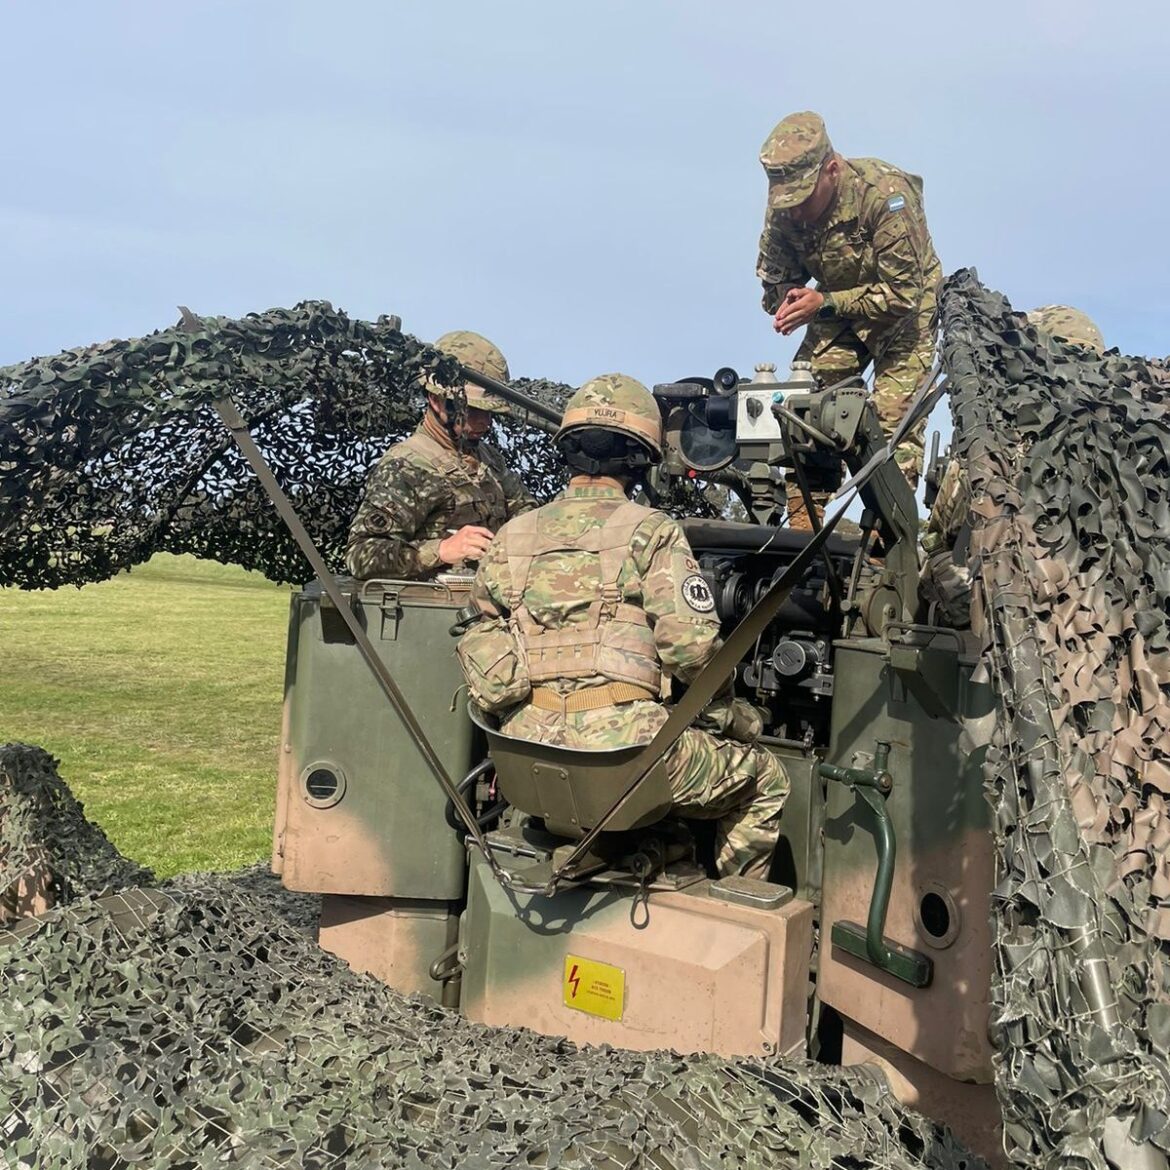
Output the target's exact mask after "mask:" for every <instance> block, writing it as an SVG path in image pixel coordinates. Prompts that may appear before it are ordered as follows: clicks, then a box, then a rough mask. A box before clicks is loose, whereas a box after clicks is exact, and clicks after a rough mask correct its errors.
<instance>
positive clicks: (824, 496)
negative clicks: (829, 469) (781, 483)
mask: <svg viewBox="0 0 1170 1170" xmlns="http://www.w3.org/2000/svg"><path fill="white" fill-rule="evenodd" d="M785 490H786V493H787V496H788V527H789V528H791V529H793V530H794V531H796V532H811V531H812V530H813V525H812V519H811V517H810V516H809V514H808V509H807V508H805V506H804V496H802V495H801V494H800V488H799V487H798V486H797V484H796V482H795V480H793V479H789V480H787V481H786V483H785ZM809 495H810V496H812V502H813V508H814V509H815V510H816V514H817V523H818V524H819V523H820V522H821V521H822V520H823V519H824V517H825V505H826V504H827V503H828V502H829V501H830V500H831V499H832V498H833V493H832V492H809Z"/></svg>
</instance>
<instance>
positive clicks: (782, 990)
mask: <svg viewBox="0 0 1170 1170" xmlns="http://www.w3.org/2000/svg"><path fill="white" fill-rule="evenodd" d="M468 376H469V377H471V378H473V380H474V379H477V378H478V376H477V375H473V374H472V373H470V372H468ZM490 382H491V380H490V379H485V384H487V383H490ZM490 388H492V389H495V390H497V392H501V393H503V392H505V391H507V389H508V388H507V387H503V386H500V385H499V384H496V383H492V384H491V387H490ZM928 390H929V391H931V393H927V391H928ZM654 393H655V396H656V398H657V400H658V401H659V404H660V408H661V410H662V413H663V417H664V423H665V430H666V444H667V456H666V458H665V460H664V463H663V465H662V466H661V468H660V469H658V474H657V475H656V477H655V478H654V480H653V482H652V483H651V484H649V485H648V490H649V492H650V494H651V497H654V496H655V495H656V494H659V493H661V492H663V491H666V490H667V489H668V488H669V484H670V481H671V480H672V479H675V478H679V477H687V476H693V475H696V474H698V475H702V476H704V477H706V478H709V479H712V480H716V481H718V482H722V483H724V484H727V485H729V486H730V487H731V488H732V489H733V490H734V491H735V492H736V493H737V494H738V495H739V496H740V498H741V499H742V502H743V504H744V506H745V508H746V509H747V510H748V511H749V514H750V515H751V516H752V518H753V521H754V522H751V523H737V522H731V521H726V520H718V519H717V520H688V521H686V522H685V528H686V531H687V535H688V537H689V539H690V542H691V544H692V547H693V549H694V551H695V554H696V557H697V558H698V560H699V563H700V565H701V567H702V572H703V575H704V576H705V578H706V580H707V582H708V584H709V586H710V588H711V590H712V592H713V594H714V597H715V599H716V604H717V607H718V612H719V616H720V618H721V620H722V625H723V632H724V635H725V638H726V643H725V646H724V648H723V651H721V654H720V657H719V659H718V661H717V662H715V663H713V664H712V666H711V667H710V668H709V669H708V670H707V671H706V672H705V673H704V675H703V676H702V677H701V678H700V679H698V680H696V681H695V683H694V684H693V685H692V687H691V688H690V690H689V691H688V692H687V693H686V695H685V696H684V697H683V698H682V700H681V703H680V704H679V706H680V707H685V708H687V710H691V709H692V708H694V709H697V708H698V707H700V706H701V705H702V702H703V701H705V698H704V696H705V697H706V698H709V697H710V693H711V692H712V691H713V690H714V686H715V681H714V680H715V679H716V678H717V677H719V676H720V674H721V672H722V674H723V677H725V676H726V672H725V671H723V664H724V663H725V662H727V661H728V660H730V662H731V664H733V665H734V667H735V688H736V691H737V693H739V694H740V695H742V696H743V697H745V698H748V699H750V700H751V701H752V702H753V703H754V704H755V705H756V706H757V707H759V708H760V710H761V711H762V712H764V713H765V729H764V736H763V738H762V740H761V743H762V744H764V745H765V746H766V747H767V748H768V750H770V751H772V752H774V753H776V754H777V755H778V756H779V757H781V758H782V760H783V763H784V766H785V769H786V771H787V773H788V775H789V777H790V778H791V784H792V791H791V794H790V796H789V798H788V800H787V804H786V806H785V809H784V814H783V821H782V824H781V833H780V840H779V844H778V846H777V848H776V850H775V854H774V857H773V859H772V863H771V869H770V873H769V880H767V881H762V880H753V879H747V878H737V877H724V878H718V877H716V876H715V873H714V870H713V867H712V857H711V841H710V833H709V832H705V831H704V826H702V825H700V824H687V823H683V822H681V821H679V820H677V819H673V818H671V817H670V816H669V815H668V809H669V804H670V797H669V792H668V790H667V786H666V781H665V771H664V769H663V767H662V766H661V759H662V756H663V753H664V751H665V749H666V748H667V747H669V746H670V744H669V738H670V733H671V731H672V729H673V727H674V725H675V723H680V724H681V725H685V724H686V723H687V722H689V721H690V716H689V715H687V714H686V712H682V713H681V714H680V715H679V716H678V718H677V719H675V720H672V723H671V724H670V725H668V727H667V728H664V732H665V733H666V735H665V736H664V734H663V733H660V734H659V736H658V737H657V738H656V739H655V741H654V743H652V744H650V745H645V746H642V747H639V746H633V747H629V748H623V749H621V750H617V751H612V752H578V751H570V750H566V749H563V748H553V747H546V746H543V745H539V744H532V743H527V742H524V741H519V740H516V739H513V738H511V737H509V736H508V735H506V734H504V733H502V732H501V731H499V730H498V728H497V727H496V726H495V724H494V721H493V720H492V719H490V718H489V717H487V716H485V715H484V714H483V713H482V712H479V711H477V710H476V709H475V708H474V707H469V704H468V702H467V700H466V697H465V694H464V691H463V679H462V675H461V673H460V669H459V665H458V662H457V660H456V658H455V655H454V638H453V635H457V634H458V633H459V632H460V630H461V629H462V623H463V622H464V621H465V620H466V617H467V615H466V614H465V613H464V607H465V606H466V605H467V601H468V590H469V585H470V577H469V576H467V575H460V574H447V575H443V576H441V577H439V578H438V579H437V580H430V581H421V582H420V581H394V580H370V581H362V582H355V581H352V580H342V581H340V582H339V581H335V580H334V579H333V578H332V577H330V576H329V575H328V573H327V571H324V564H323V562H322V561H321V560H320V558H316V563H315V567H316V568H317V569H318V571H319V572H321V580H319V581H316V582H314V583H312V584H310V585H308V586H306V587H305V588H304V589H302V590H301V591H300V592H298V593H295V594H294V596H293V598H292V604H291V612H290V620H289V634H288V655H287V667H286V676H285V702H284V722H283V728H282V734H281V758H280V776H279V791H278V807H277V815H276V825H275V833H274V843H273V868H274V870H275V871H276V872H277V873H279V874H280V875H281V877H282V880H283V883H284V885H285V886H286V887H287V888H289V889H291V890H298V891H311V892H317V893H320V894H321V895H322V910H321V920H320V933H319V941H320V944H321V946H323V947H325V948H326V949H328V950H330V951H332V952H334V953H335V954H337V955H339V956H341V957H343V958H345V959H347V960H348V961H349V962H350V963H351V964H352V965H353V966H354V967H355V968H357V969H359V970H362V971H367V972H371V973H373V974H374V975H376V976H377V977H378V978H380V979H382V980H384V981H385V982H386V983H388V984H390V985H391V986H393V987H395V988H397V989H399V990H400V991H403V992H407V993H417V994H420V995H424V996H430V997H432V998H434V999H435V1000H437V1001H439V1002H441V1003H443V1004H445V1005H447V1006H449V1007H452V1008H457V1009H458V1010H459V1011H460V1012H462V1013H463V1014H465V1015H466V1016H467V1017H469V1018H471V1019H473V1020H478V1021H482V1022H485V1023H489V1024H499V1025H516V1026H525V1027H529V1028H533V1029H535V1030H537V1031H540V1032H544V1033H548V1034H552V1035H564V1036H567V1037H568V1038H569V1039H571V1040H574V1041H576V1042H579V1043H585V1044H609V1045H614V1046H618V1047H624V1048H632V1049H657V1048H672V1049H675V1050H678V1051H681V1052H701V1051H710V1052H714V1053H720V1054H724V1055H730V1056H749V1055H754V1056H761V1055H764V1056H766V1055H772V1054H782V1055H805V1054H811V1055H813V1056H815V1057H817V1058H818V1059H821V1060H824V1061H828V1062H839V1063H845V1064H857V1063H861V1062H867V1063H869V1064H871V1065H872V1066H874V1067H875V1068H878V1069H880V1070H881V1072H882V1074H883V1075H884V1076H885V1077H886V1078H887V1079H888V1081H889V1083H890V1085H891V1087H892V1088H893V1089H894V1090H895V1092H896V1093H897V1095H898V1096H899V1097H900V1098H901V1099H902V1100H903V1101H904V1102H906V1103H909V1104H913V1105H915V1106H916V1107H918V1108H919V1109H920V1110H922V1111H923V1112H925V1113H927V1114H928V1115H931V1116H934V1117H936V1118H938V1119H940V1120H942V1121H945V1122H946V1123H947V1124H949V1125H950V1126H951V1127H952V1128H953V1129H954V1130H955V1132H956V1133H957V1134H958V1135H959V1136H960V1138H962V1139H963V1140H964V1141H966V1142H967V1144H968V1145H969V1146H970V1147H971V1148H972V1149H974V1150H976V1151H977V1152H980V1153H982V1154H983V1155H984V1156H986V1157H988V1158H989V1159H991V1160H993V1161H994V1160H998V1159H1002V1153H1001V1150H1002V1145H1001V1141H1000V1138H999V1137H998V1135H997V1130H998V1124H999V1113H998V1106H997V1103H996V1098H995V1092H994V1087H993V1075H992V1065H991V1057H992V1044H991V1041H990V1039H989V1034H988V1023H989V994H990V978H991V963H992V954H993V949H992V940H991V937H990V925H989V907H988V899H989V896H990V892H991V889H992V886H993V884H994V859H993V857H994V851H993V842H992V837H991V834H990V833H989V831H988V828H989V825H988V820H989V815H990V813H989V808H988V806H987V803H986V801H985V799H984V795H983V791H982V784H983V781H982V771H981V764H982V750H981V749H980V747H978V746H977V744H978V742H979V740H978V736H977V735H973V734H972V729H973V728H977V727H978V726H979V724H980V721H981V720H985V717H986V716H987V715H988V714H989V713H990V712H991V711H992V709H993V697H992V694H991V691H990V687H989V684H988V682H987V681H986V680H985V679H983V680H981V679H980V678H978V677H976V675H975V673H974V668H975V665H976V660H977V657H978V655H977V650H978V648H977V646H975V645H973V644H972V640H971V634H970V632H969V631H965V630H962V629H954V628H949V627H948V626H946V625H942V624H939V623H938V621H937V620H936V618H935V616H934V614H933V613H932V612H931V611H930V610H929V608H928V607H926V606H924V605H923V604H922V603H920V601H919V589H918V565H919V559H918V552H917V535H918V517H917V510H916V503H915V499H914V496H913V494H912V492H911V490H910V488H909V486H908V485H907V483H906V481H905V479H904V478H903V477H902V475H901V473H900V472H899V471H898V469H897V467H896V465H895V464H894V462H893V460H892V459H890V458H889V456H888V451H889V449H888V448H887V444H886V441H885V439H884V437H883V436H882V433H881V430H880V427H879V425H878V422H877V419H876V416H875V414H874V412H873V408H872V405H871V403H870V401H869V399H868V397H867V395H866V392H865V388H864V386H862V385H861V384H860V383H859V382H857V381H851V382H847V383H843V384H840V385H837V386H834V387H830V388H822V387H820V386H819V385H817V384H816V382H815V380H814V379H813V378H812V375H811V372H810V371H809V370H807V368H798V369H794V371H793V373H792V376H791V377H789V378H788V379H785V380H777V378H776V375H775V369H774V367H771V366H766V365H765V366H760V367H757V371H756V376H755V377H754V378H753V379H752V380H750V381H748V380H744V379H740V378H739V377H738V375H737V374H736V373H735V372H734V371H733V370H731V369H723V370H720V371H718V372H717V373H716V375H715V376H714V377H713V378H709V379H708V378H690V379H686V380H683V381H681V382H676V383H667V384H663V385H659V386H656V387H655V390H654ZM936 394H937V389H936V388H935V387H934V384H933V382H932V384H931V385H930V386H929V387H924V390H923V393H922V394H920V395H919V399H918V402H917V405H916V409H915V410H914V411H913V412H912V414H913V418H914V419H916V418H918V417H921V416H922V413H923V411H924V410H928V409H929V407H930V405H931V404H932V403H933V401H934V400H935V396H936ZM526 405H527V406H528V407H529V408H530V409H533V410H534V411H538V410H539V409H540V408H539V407H538V406H535V405H534V404H526ZM222 408H223V406H222V404H221V409H222ZM227 409H228V410H229V411H230V408H227ZM554 417H555V416H551V415H550V416H549V420H551V419H552V418H554ZM229 421H230V422H231V424H232V426H233V429H234V431H235V433H236V434H237V436H239V437H241V438H242V439H243V440H244V442H245V443H247V437H246V434H245V433H244V432H243V431H242V427H241V424H240V422H239V420H238V418H236V419H231V418H229ZM912 421H913V419H908V422H907V425H910V423H911V422H912ZM245 449H246V451H247V448H245ZM250 454H251V457H252V458H253V460H254V463H255V464H256V466H257V469H258V470H260V471H261V473H262V474H263V465H262V462H261V461H260V460H259V456H258V452H256V450H255V448H254V446H253V447H252V449H251V452H250ZM842 463H844V465H845V466H846V467H847V468H848V469H849V471H850V472H851V473H852V475H853V478H852V480H851V481H850V484H849V485H846V491H845V493H844V495H845V497H846V499H848V498H852V497H853V496H854V495H857V494H860V497H861V499H862V501H863V506H864V511H863V513H862V517H861V530H862V531H861V536H860V537H854V538H843V537H839V536H836V535H835V534H834V532H833V527H834V525H835V524H836V521H837V518H838V517H839V516H840V515H841V511H838V512H837V513H836V514H835V515H834V516H833V517H831V518H830V519H829V520H828V521H827V522H826V523H825V525H824V527H820V528H819V530H818V531H817V532H815V533H814V534H811V535H810V534H808V533H797V532H792V531H789V530H786V529H784V528H782V527H777V526H776V524H777V521H778V519H779V517H780V515H781V512H782V508H783V499H784V491H783V482H782V478H781V471H782V470H783V469H791V470H792V471H793V472H794V473H795V474H796V475H797V476H798V477H799V482H800V483H801V485H802V488H803V490H804V491H805V493H806V495H807V494H808V492H809V490H810V485H813V486H817V487H824V486H829V487H833V486H835V485H836V483H839V481H840V477H841V465H842ZM270 486H272V487H274V486H275V485H274V484H272V485H270ZM276 490H279V489H276ZM388 699H389V701H388ZM691 713H692V714H693V711H691ZM679 729H680V730H681V726H680V728H679ZM436 781H438V782H436Z"/></svg>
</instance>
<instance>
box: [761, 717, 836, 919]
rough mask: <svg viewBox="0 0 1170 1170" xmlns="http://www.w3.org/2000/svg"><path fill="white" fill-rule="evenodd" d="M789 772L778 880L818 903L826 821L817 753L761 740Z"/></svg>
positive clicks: (775, 874) (774, 872)
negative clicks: (813, 754) (809, 753)
mask: <svg viewBox="0 0 1170 1170" xmlns="http://www.w3.org/2000/svg"><path fill="white" fill-rule="evenodd" d="M760 744H761V746H762V747H766V748H768V750H769V751H771V752H772V754H773V755H774V756H776V757H777V758H778V759H779V760H780V762H781V764H783V765H784V770H785V772H787V773H788V783H789V785H790V787H789V790H788V798H787V799H786V800H785V801H784V812H783V814H782V816H781V818H780V840H779V842H778V843H777V846H776V864H775V866H774V868H773V870H772V878H773V880H774V881H777V882H780V883H781V884H782V885H785V886H789V887H790V888H791V889H792V890H794V891H795V892H796V896H797V897H798V898H804V899H805V900H806V901H809V902H812V903H813V905H816V904H817V903H818V902H819V901H820V897H821V862H822V858H823V850H822V847H821V844H822V843H821V834H822V831H823V829H824V825H825V782H824V781H823V780H822V779H821V778H820V777H819V776H818V775H817V772H816V768H817V763H818V762H819V761H818V759H817V757H816V756H812V755H805V754H804V753H803V752H798V751H795V750H793V749H792V748H788V747H782V746H780V745H779V744H776V743H774V742H773V741H770V740H769V739H768V737H767V736H764V737H763V738H762V739H761V740H760Z"/></svg>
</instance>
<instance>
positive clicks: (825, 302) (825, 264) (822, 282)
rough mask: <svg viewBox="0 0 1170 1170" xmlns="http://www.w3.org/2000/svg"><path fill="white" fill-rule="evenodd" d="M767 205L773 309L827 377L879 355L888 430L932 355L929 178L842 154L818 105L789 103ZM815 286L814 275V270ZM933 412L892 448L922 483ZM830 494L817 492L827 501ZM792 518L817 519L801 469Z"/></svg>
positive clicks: (766, 161) (935, 283) (763, 268)
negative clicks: (803, 107)
mask: <svg viewBox="0 0 1170 1170" xmlns="http://www.w3.org/2000/svg"><path fill="white" fill-rule="evenodd" d="M760 162H761V163H762V164H763V166H764V170H765V172H766V173H767V176H768V209H767V213H766V216H765V219H764V233H763V235H762V236H761V237H760V259H759V264H758V266H757V269H756V271H757V272H758V274H759V277H760V280H761V281H763V284H764V309H765V310H766V311H767V312H768V313H771V314H772V315H773V316H774V318H775V329H776V331H777V332H778V333H782V334H784V335H785V336H788V334H790V333H792V332H793V331H794V330H796V329H799V328H801V326H804V325H807V326H808V332H807V333H806V334H805V336H804V340H803V342H802V343H801V345H800V349H799V350H798V351H797V353H796V357H797V359H799V360H804V361H809V362H811V363H812V367H813V371H814V372H815V373H816V374H817V375H818V376H819V377H820V379H821V380H822V381H823V382H824V383H825V384H826V385H832V384H833V383H834V382H838V381H841V380H842V379H843V378H848V377H851V376H855V375H858V374H861V373H862V372H863V371H864V370H865V368H866V367H867V366H868V365H869V363H870V362H872V363H873V367H874V388H873V397H874V406H875V407H876V408H877V413H878V417H879V418H880V419H881V423H882V428H883V429H884V430H885V432H886V434H887V435H888V434H890V433H891V432H892V431H893V429H894V427H895V426H897V424H898V423H899V422H900V421H901V418H902V415H903V414H904V413H905V411H906V406H907V402H908V400H909V399H910V397H911V396H912V395H913V394H914V391H915V390H916V389H917V388H918V386H919V384H920V382H921V380H922V379H923V377H924V376H925V375H926V374H927V372H928V371H929V370H930V369H931V367H932V365H933V364H934V343H935V330H936V325H937V300H938V291H939V285H940V283H941V281H942V269H941V267H940V266H939V262H938V257H937V256H936V255H935V253H934V245H933V244H932V243H931V239H930V232H929V231H928V230H927V227H926V216H925V214H924V212H923V207H922V180H921V179H920V178H919V177H918V176H917V175H910V174H907V173H906V172H905V171H900V170H898V168H897V167H893V166H890V164H889V163H885V162H882V161H881V160H880V159H875V158H842V157H841V155H839V154H837V153H836V152H835V151H834V150H833V147H832V144H831V143H830V142H829V136H828V134H827V133H826V132H825V124H824V122H823V121H822V120H821V118H820V115H819V114H814V113H809V112H806V113H801V114H790V115H789V116H788V117H787V118H785V119H784V120H783V121H782V122H780V123H779V124H778V125H777V126H776V128H775V129H774V130H773V131H772V133H771V134H769V135H768V137H767V139H766V141H765V142H764V145H763V147H762V148H761V150H760ZM810 279H812V280H815V281H816V284H815V286H813V287H811V288H810V287H806V286H807V285H808V282H809V280H810ZM924 429H925V423H924V424H923V425H922V426H920V427H918V428H916V429H915V430H914V432H913V433H912V434H911V435H909V436H907V438H906V439H905V441H904V442H903V444H902V445H901V446H900V447H899V448H898V450H897V452H896V453H895V458H896V459H897V461H898V465H899V466H900V467H901V468H902V471H903V472H904V474H905V475H906V478H907V479H908V480H909V481H910V484H911V486H912V487H914V486H917V483H918V475H919V470H920V468H921V465H922V435H923V431H924ZM825 499H827V495H821V496H820V498H819V499H818V498H817V497H816V496H814V500H815V502H816V504H817V507H818V511H819V510H820V509H821V507H822V506H823V503H824V501H825ZM788 504H789V524H790V525H791V526H792V527H793V528H804V529H807V528H809V527H811V525H810V523H809V517H808V516H807V515H806V514H805V510H804V504H803V500H802V499H801V496H800V492H799V490H798V489H797V488H796V485H795V483H794V482H793V480H792V479H790V481H789V485H788Z"/></svg>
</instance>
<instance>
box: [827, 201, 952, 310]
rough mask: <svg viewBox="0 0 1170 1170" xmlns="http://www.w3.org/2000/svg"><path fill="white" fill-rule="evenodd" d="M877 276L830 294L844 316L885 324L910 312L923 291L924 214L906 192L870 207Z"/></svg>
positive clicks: (924, 270) (926, 243)
mask: <svg viewBox="0 0 1170 1170" xmlns="http://www.w3.org/2000/svg"><path fill="white" fill-rule="evenodd" d="M872 231H873V250H874V257H875V261H876V268H877V280H876V281H874V282H872V283H871V284H861V285H858V286H857V287H856V288H848V289H844V290H841V291H837V290H834V291H833V293H832V304H833V308H834V310H835V312H836V315H837V316H838V317H841V318H844V319H845V320H850V319H852V320H861V321H871V322H873V323H875V324H881V323H889V322H891V321H895V320H897V319H898V318H900V317H904V316H906V314H908V313H912V312H913V311H914V310H915V309H917V308H918V306H919V305H920V304H921V302H922V298H923V296H924V294H925V292H926V256H927V252H928V251H929V240H930V237H929V235H928V234H927V230H926V220H925V219H924V217H923V216H922V213H921V212H920V211H919V210H917V209H916V208H915V207H914V205H913V204H912V202H911V200H910V198H909V197H907V196H905V195H892V196H890V197H889V198H882V199H881V200H880V204H879V206H878V207H877V208H876V209H875V210H874V212H873V228H872Z"/></svg>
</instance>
